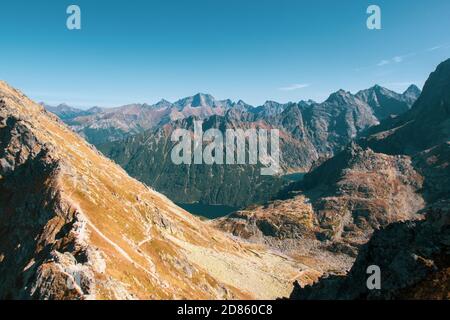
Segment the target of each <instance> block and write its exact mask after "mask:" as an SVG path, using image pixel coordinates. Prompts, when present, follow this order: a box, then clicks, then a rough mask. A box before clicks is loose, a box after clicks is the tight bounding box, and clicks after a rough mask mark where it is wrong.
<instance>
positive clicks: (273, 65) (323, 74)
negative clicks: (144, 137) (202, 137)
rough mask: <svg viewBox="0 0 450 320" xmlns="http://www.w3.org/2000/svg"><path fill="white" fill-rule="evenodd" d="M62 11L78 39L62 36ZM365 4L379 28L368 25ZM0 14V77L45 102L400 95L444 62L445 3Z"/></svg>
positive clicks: (45, 8) (116, 7)
mask: <svg viewBox="0 0 450 320" xmlns="http://www.w3.org/2000/svg"><path fill="white" fill-rule="evenodd" d="M70 4H77V5H79V6H80V7H81V10H82V30H80V31H69V30H67V29H66V18H67V14H66V12H65V11H66V8H67V6H68V5H70ZM369 4H378V5H379V6H380V7H381V9H382V30H380V31H371V30H368V29H367V28H366V19H367V14H366V9H367V6H368V5H369ZM0 13H1V19H0V79H3V80H6V81H7V82H9V83H11V84H12V85H14V86H16V87H18V88H19V89H21V90H22V91H24V92H25V93H26V94H27V95H29V96H30V97H32V98H33V99H35V100H37V101H45V102H47V103H50V104H56V103H60V102H67V103H69V104H71V105H75V106H84V107H87V106H92V105H100V106H117V105H122V104H126V103H132V102H147V103H153V102H156V101H157V100H159V99H160V98H165V99H168V100H171V101H173V100H176V99H178V98H181V97H184V96H188V95H192V94H194V93H197V92H205V93H211V94H212V95H214V96H215V97H216V98H219V99H224V98H231V99H234V100H238V99H243V100H244V101H247V102H248V103H251V104H261V103H263V102H264V101H265V100H277V101H280V102H286V101H297V100H300V99H305V98H306V99H307V98H312V99H315V100H323V99H324V98H326V97H327V96H328V94H329V93H330V92H332V91H335V90H337V89H339V88H343V89H346V90H350V91H352V92H353V91H356V90H359V89H362V88H366V87H369V86H371V85H373V84H375V83H377V84H381V85H384V86H387V87H389V88H392V89H395V90H397V91H401V90H403V89H405V88H406V85H407V84H408V83H411V82H414V83H417V84H418V85H419V86H421V85H423V82H424V80H425V79H426V78H427V76H428V74H429V73H430V72H431V71H432V70H433V69H434V68H435V67H436V65H437V64H438V63H439V62H440V61H442V60H444V59H446V58H449V57H450V1H448V0H429V1H411V0H409V1H406V0H395V1H392V0H386V1H382V0H373V1H365V0H345V1H344V0H342V1H337V0H329V1H325V0H315V1H301V0H290V1H288V0H286V1H283V0H191V1H188V0H179V1H175V0H150V1H144V0H127V1H124V0H71V1H66V0H53V1H50V0H40V1H31V0H29V1H24V0H15V1H1V3H0Z"/></svg>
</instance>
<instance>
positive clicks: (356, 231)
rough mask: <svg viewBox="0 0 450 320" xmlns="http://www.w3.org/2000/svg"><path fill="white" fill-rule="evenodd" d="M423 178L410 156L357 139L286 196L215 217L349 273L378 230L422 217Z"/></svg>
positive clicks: (224, 225)
mask: <svg viewBox="0 0 450 320" xmlns="http://www.w3.org/2000/svg"><path fill="white" fill-rule="evenodd" d="M422 185H423V177H422V176H421V175H420V174H419V173H418V172H417V171H416V170H414V168H413V166H412V162H411V159H410V158H409V157H407V156H388V155H384V154H379V153H375V152H373V151H372V150H370V149H363V148H361V147H360V146H358V145H357V144H351V145H350V146H349V147H348V148H347V149H346V150H345V151H343V152H341V153H339V154H338V155H337V156H335V157H333V158H331V159H330V160H328V161H326V162H325V163H323V164H322V165H321V166H319V167H318V168H317V169H316V170H314V171H312V172H311V173H309V174H307V175H306V176H305V178H304V180H303V181H301V182H300V183H297V184H294V185H293V186H290V187H289V188H288V189H287V190H285V191H284V192H283V195H282V197H281V199H280V200H276V201H273V202H271V203H269V204H266V205H264V206H257V207H249V208H247V209H246V210H241V211H238V212H236V213H233V214H231V215H228V216H226V217H224V218H221V219H218V220H216V221H214V222H213V224H214V225H215V226H216V227H218V228H219V229H221V230H225V231H227V232H231V233H232V234H234V235H235V236H239V237H242V238H245V239H247V240H250V241H252V242H257V243H264V244H268V245H270V246H272V247H276V248H277V249H280V250H282V251H284V252H287V253H289V254H296V253H297V254H300V253H301V255H305V256H315V257H317V262H316V263H317V265H320V266H322V270H323V271H324V272H331V271H332V272H338V273H343V272H345V271H346V270H348V268H349V267H350V266H351V264H352V262H353V259H354V258H355V257H356V255H357V252H358V250H359V248H360V246H361V245H362V244H364V243H366V242H367V241H368V240H369V239H370V237H371V235H372V234H373V232H374V231H375V230H378V229H380V228H383V227H386V226H388V225H389V224H391V223H394V222H398V221H406V220H415V219H421V218H422V215H421V214H419V213H418V211H419V210H420V209H422V208H423V207H424V205H425V202H424V200H423V197H422V196H421V195H420V190H421V189H422ZM319 257H320V258H319ZM318 261H320V262H318Z"/></svg>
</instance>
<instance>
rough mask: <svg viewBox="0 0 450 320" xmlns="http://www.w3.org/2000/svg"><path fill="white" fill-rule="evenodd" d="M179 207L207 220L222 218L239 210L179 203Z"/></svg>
mask: <svg viewBox="0 0 450 320" xmlns="http://www.w3.org/2000/svg"><path fill="white" fill-rule="evenodd" d="M177 205H178V206H180V207H181V208H183V209H184V210H186V211H188V212H190V213H192V214H193V215H196V216H200V217H204V218H207V219H215V218H220V217H223V216H226V215H227V214H230V213H232V212H234V211H236V210H238V209H239V208H234V207H229V206H224V205H211V204H202V203H177Z"/></svg>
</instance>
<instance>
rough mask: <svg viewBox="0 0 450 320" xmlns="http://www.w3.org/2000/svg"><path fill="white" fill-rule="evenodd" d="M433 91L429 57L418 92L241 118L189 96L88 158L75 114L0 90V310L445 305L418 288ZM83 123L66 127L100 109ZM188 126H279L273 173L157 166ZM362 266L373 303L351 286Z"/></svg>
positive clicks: (440, 104)
mask: <svg viewBox="0 0 450 320" xmlns="http://www.w3.org/2000/svg"><path fill="white" fill-rule="evenodd" d="M449 86H450V60H447V61H445V62H443V63H441V64H440V65H439V66H438V67H437V69H436V71H435V72H433V73H432V74H431V75H430V78H429V80H428V81H427V83H426V84H425V87H424V90H423V92H422V93H420V92H419V91H418V90H416V89H415V87H410V88H409V89H408V90H407V91H406V92H405V93H404V94H395V93H393V92H390V91H387V90H386V89H384V88H381V87H379V86H375V87H373V88H371V89H368V90H363V91H361V92H359V93H357V94H356V95H352V94H351V93H349V92H345V91H343V90H341V91H338V92H336V93H333V94H332V95H330V97H329V98H328V99H327V100H326V101H325V102H323V103H321V104H318V103H315V102H307V103H306V102H300V103H289V104H286V105H280V104H276V103H274V102H270V103H266V104H265V105H264V106H262V107H257V108H254V107H250V106H248V105H246V104H244V103H242V102H239V103H233V102H230V101H227V102H223V101H215V100H214V98H212V97H211V96H208V95H197V96H194V97H191V98H186V99H182V100H180V101H182V102H177V103H176V104H175V105H176V106H177V107H176V108H180V107H179V106H185V107H186V108H187V110H189V113H187V114H186V115H184V113H183V112H181V111H183V110H184V109H183V108H182V109H181V111H180V110H178V109H177V110H178V111H179V112H181V114H182V115H180V114H177V115H178V118H177V119H175V120H168V119H166V120H161V122H160V124H158V125H155V127H153V128H152V129H148V130H147V129H139V130H137V131H133V130H134V129H133V130H131V131H129V132H127V134H126V136H121V137H120V139H118V140H115V138H112V141H109V142H105V141H104V140H103V139H100V140H102V141H101V142H100V140H97V139H98V138H99V137H101V136H102V135H103V133H104V132H103V131H101V132H103V133H100V135H98V134H99V132H96V133H95V135H94V136H93V137H94V140H93V141H99V142H100V144H99V145H97V147H98V148H99V150H101V152H100V151H97V149H96V148H95V147H94V146H92V145H91V144H89V143H88V142H86V141H85V140H84V139H83V138H81V137H80V136H79V135H78V134H77V133H76V131H77V129H79V127H77V126H78V125H73V124H74V123H75V122H78V121H80V120H79V119H78V120H74V119H77V118H78V115H77V113H78V111H77V110H74V109H71V108H68V107H67V106H63V107H61V108H60V109H61V110H62V112H64V113H62V114H60V116H61V119H59V118H58V117H57V116H56V115H53V114H52V113H51V112H53V113H55V114H56V113H57V112H59V111H58V110H56V109H50V111H51V112H49V111H46V110H45V109H44V107H43V106H42V105H38V104H36V103H34V102H33V101H31V100H30V99H28V98H27V97H26V96H25V95H24V94H22V93H21V92H20V91H18V90H16V89H14V88H12V87H10V86H9V85H8V84H6V83H4V82H1V83H0V138H1V139H0V147H1V153H0V169H1V170H0V191H1V192H0V231H1V232H0V235H1V241H0V258H1V259H0V273H1V274H3V275H7V276H5V277H2V278H1V279H0V297H2V298H7V299H28V298H32V299H82V300H84V299H274V298H282V297H285V298H286V297H290V298H292V299H329V298H331V299H360V298H374V299H391V298H398V297H411V298H420V297H430V294H429V292H430V290H431V291H432V292H433V295H432V297H433V298H446V297H448V290H447V286H446V284H445V283H444V284H439V283H438V282H436V281H434V282H433V281H432V282H430V279H439V278H440V277H447V271H448V270H447V269H448V252H449V250H448V245H449V243H448V231H449V229H448V213H447V211H448V208H449V207H448V196H449V187H448V185H449V184H448V183H447V182H448V177H450V174H449V168H450V167H449V166H448V155H449V148H448V147H449V142H448V141H449V138H450V136H449V132H450V131H449V129H448V123H449V122H448V119H449V115H450V114H449V110H450V109H449V106H450V100H449V96H448V93H449V92H450V87H449ZM419 93H420V97H418V98H417V96H416V95H418V94H419ZM414 97H415V98H414ZM414 101H415V102H414ZM167 104H170V103H167V102H164V103H163V105H167ZM210 105H212V106H213V107H211V106H210ZM197 107H200V109H201V111H199V110H197V109H195V108H197ZM46 108H48V107H46ZM126 108H129V107H126ZM139 108H140V107H136V106H133V108H132V110H134V112H136V110H139ZM145 108H149V107H148V106H145ZM162 108H164V107H162ZM210 108H213V109H215V108H218V109H217V110H214V111H211V110H210ZM430 108H433V109H432V110H433V111H432V112H430ZM57 109H58V108H57ZM391 109H392V112H388V111H389V110H391ZM127 110H128V109H127ZM167 110H171V111H170V112H169V113H168V114H172V113H171V112H175V111H174V110H172V107H169V109H167ZM219 110H220V111H219ZM386 110H388V111H386ZM184 111H186V110H184ZM86 112H87V111H86ZM90 112H94V114H85V113H84V114H83V115H80V116H79V117H82V118H83V119H85V117H88V118H89V117H91V116H94V115H95V117H97V118H96V119H101V118H102V117H103V113H104V112H105V111H104V110H103V109H102V110H97V109H95V110H94V111H92V110H91V111H90ZM106 112H107V113H108V112H110V111H106ZM139 112H140V111H139ZM139 112H138V113H139ZM186 112H187V111H186ZM192 113H195V116H193V115H192ZM110 116H111V115H108V117H110ZM172 116H173V114H172ZM74 117H75V118H74ZM201 118H203V119H204V124H203V126H204V127H203V129H208V128H215V129H219V130H221V131H222V132H223V131H224V130H226V129H227V128H243V129H248V128H266V129H267V128H277V129H278V130H280V132H281V139H280V142H281V143H280V147H281V150H282V154H283V157H282V159H281V166H282V168H283V171H284V174H283V175H279V176H273V177H272V176H269V177H267V176H261V175H260V168H261V167H260V165H256V166H255V165H250V164H242V165H236V166H226V165H217V164H214V165H210V166H207V165H205V164H203V165H198V166H195V165H194V164H185V165H180V166H177V165H175V164H173V163H172V162H171V161H170V159H168V158H170V150H171V148H172V147H173V144H172V143H171V140H170V134H171V132H173V130H175V129H176V128H178V127H181V128H184V129H186V130H190V129H192V128H193V122H194V121H195V119H201ZM137 119H139V117H137ZM161 119H162V118H161ZM100 121H101V120H100ZM162 123H164V124H162ZM68 126H70V127H68ZM130 126H131V127H133V128H138V125H136V124H135V123H132V122H131V123H130ZM131 127H130V128H131ZM102 130H103V129H102ZM109 130H113V131H114V132H118V131H116V130H118V128H109V129H108V131H109ZM141 130H143V131H142V132H139V131H141ZM88 132H90V131H89V130H87V131H82V132H81V133H82V134H83V133H84V134H86V133H88ZM113 136H114V135H113ZM410 137H415V138H414V139H410ZM108 139H110V138H108ZM93 141H92V140H91V142H93ZM105 155H107V156H109V157H111V159H112V160H110V159H108V158H106V157H105ZM168 155H169V156H168ZM119 165H120V166H121V167H120V166H119ZM129 175H131V176H133V177H135V178H136V179H137V180H136V179H135V178H132V177H130V176H129ZM25 181H26V182H25ZM150 186H151V187H154V188H156V189H157V190H158V191H161V192H163V193H166V195H167V196H166V195H163V194H161V193H159V192H158V191H155V190H154V189H152V188H151V187H150ZM169 199H171V200H169ZM172 201H175V203H179V205H180V206H177V205H176V204H175V203H174V202H172ZM185 210H187V211H185ZM189 212H191V213H189ZM196 216H198V217H196ZM393 261H396V262H395V263H393ZM371 264H375V265H379V266H380V267H382V270H384V271H383V272H385V274H384V276H383V277H384V278H383V283H386V286H385V287H384V288H383V290H381V291H377V292H369V291H368V289H367V288H366V287H365V286H362V285H361V284H362V283H365V268H366V267H367V265H371ZM18 266H19V267H18ZM404 272H406V274H407V275H408V281H404V280H402V276H401V274H402V273H404Z"/></svg>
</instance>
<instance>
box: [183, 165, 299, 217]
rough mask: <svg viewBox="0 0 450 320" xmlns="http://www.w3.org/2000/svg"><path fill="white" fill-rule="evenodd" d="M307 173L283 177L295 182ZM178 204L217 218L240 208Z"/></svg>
mask: <svg viewBox="0 0 450 320" xmlns="http://www.w3.org/2000/svg"><path fill="white" fill-rule="evenodd" d="M305 174H306V173H291V174H286V175H284V176H283V178H284V179H286V180H288V181H292V182H294V181H299V180H302V179H303V177H304V176H305ZM177 205H178V206H180V207H181V208H183V209H184V210H186V211H187V212H190V213H191V214H193V215H196V216H199V217H203V218H206V219H216V218H220V217H224V216H226V215H228V214H230V213H232V212H234V211H237V210H239V208H235V207H230V206H225V205H220V204H214V205H211V204H203V203H177Z"/></svg>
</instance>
